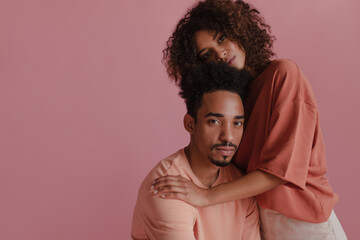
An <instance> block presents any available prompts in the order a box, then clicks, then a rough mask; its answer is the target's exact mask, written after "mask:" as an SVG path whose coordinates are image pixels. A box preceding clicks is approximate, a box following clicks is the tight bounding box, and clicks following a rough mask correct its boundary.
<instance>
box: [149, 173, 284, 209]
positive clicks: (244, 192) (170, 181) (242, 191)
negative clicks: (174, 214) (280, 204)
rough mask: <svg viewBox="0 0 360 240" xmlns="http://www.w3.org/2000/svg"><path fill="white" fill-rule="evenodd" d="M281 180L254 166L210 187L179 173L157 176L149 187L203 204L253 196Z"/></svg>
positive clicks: (199, 205) (173, 197)
mask: <svg viewBox="0 0 360 240" xmlns="http://www.w3.org/2000/svg"><path fill="white" fill-rule="evenodd" d="M284 183H285V181H284V180H282V179H280V178H278V177H276V176H274V175H271V174H269V173H266V172H263V171H260V170H255V171H253V172H251V173H249V174H247V175H245V176H243V177H241V178H239V179H237V180H234V181H232V182H228V183H224V184H221V185H217V186H215V187H213V188H210V189H209V190H207V189H203V188H200V187H198V186H196V185H195V184H194V183H193V182H191V181H189V180H187V179H185V178H183V177H181V176H165V177H161V178H158V179H156V180H155V182H154V185H153V186H152V188H151V190H152V191H153V193H154V194H155V195H157V196H159V197H161V198H168V199H178V200H182V201H184V202H187V203H189V204H191V205H193V206H195V207H206V206H210V205H214V204H218V203H223V202H227V201H233V200H237V199H242V198H247V197H252V196H256V195H258V194H260V193H263V192H266V191H268V190H270V189H272V188H275V187H277V186H279V185H281V184H284Z"/></svg>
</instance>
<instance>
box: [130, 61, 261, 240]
mask: <svg viewBox="0 0 360 240" xmlns="http://www.w3.org/2000/svg"><path fill="white" fill-rule="evenodd" d="M247 80H248V75H247V74H246V72H244V71H241V72H240V71H238V70H236V69H232V68H230V67H229V66H227V65H226V64H225V63H212V64H203V65H199V66H197V67H194V68H193V69H192V70H191V71H190V72H189V73H188V74H187V76H186V77H184V80H183V81H182V82H181V84H180V88H181V91H180V95H181V96H182V97H183V98H184V100H185V102H186V107H187V114H186V115H185V117H184V127H185V129H186V130H187V131H188V132H189V134H190V143H189V145H188V146H187V147H185V148H184V149H181V150H179V151H178V152H176V153H175V154H173V155H171V156H169V157H168V158H166V159H164V160H162V161H160V162H159V163H158V164H157V165H156V166H155V167H154V168H153V169H152V171H151V172H150V173H149V174H148V175H147V177H146V178H145V180H144V181H143V183H142V185H141V187H140V190H139V195H138V200H137V203H136V207H135V210H134V216H133V224H132V231H131V235H132V238H133V239H154V240H155V239H156V240H164V239H168V240H177V239H179V240H184V239H186V240H193V239H198V240H200V239H201V240H202V239H204V240H205V239H206V240H212V239H214V240H219V239H226V240H232V239H234V240H235V239H243V240H245V239H246V240H254V239H255V240H257V239H260V233H259V213H258V209H257V205H256V203H255V201H254V199H253V198H246V199H242V200H237V201H231V202H227V203H223V204H218V205H214V206H209V207H205V208H196V207H193V206H191V205H189V204H187V203H185V202H183V201H179V200H172V199H167V200H165V199H162V198H161V195H160V197H157V196H154V193H153V192H152V191H151V190H150V188H151V186H152V184H153V181H154V179H156V178H158V177H161V176H166V175H181V176H183V177H185V178H186V179H188V180H189V181H192V182H194V183H195V184H196V185H198V186H199V187H201V188H211V187H213V186H216V185H218V184H221V183H226V182H229V181H232V180H234V179H237V178H239V177H241V173H240V172H239V171H238V170H237V169H236V167H235V166H233V165H232V164H230V163H231V159H232V157H233V156H234V154H235V151H236V149H237V147H238V146H239V143H240V140H241V137H242V134H243V124H244V109H243V103H242V100H241V96H242V95H243V92H244V86H245V85H246V82H247Z"/></svg>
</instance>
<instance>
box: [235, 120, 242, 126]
mask: <svg viewBox="0 0 360 240" xmlns="http://www.w3.org/2000/svg"><path fill="white" fill-rule="evenodd" d="M243 124H244V123H243V122H240V121H239V122H235V123H234V125H235V126H236V127H241V126H242V125H243Z"/></svg>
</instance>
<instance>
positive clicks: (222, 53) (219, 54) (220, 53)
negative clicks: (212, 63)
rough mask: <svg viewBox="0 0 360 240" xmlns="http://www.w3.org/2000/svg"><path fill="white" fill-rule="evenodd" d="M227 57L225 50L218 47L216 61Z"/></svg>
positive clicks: (224, 59)
mask: <svg viewBox="0 0 360 240" xmlns="http://www.w3.org/2000/svg"><path fill="white" fill-rule="evenodd" d="M226 58H227V51H226V50H225V49H219V50H218V51H217V61H218V62H222V61H226Z"/></svg>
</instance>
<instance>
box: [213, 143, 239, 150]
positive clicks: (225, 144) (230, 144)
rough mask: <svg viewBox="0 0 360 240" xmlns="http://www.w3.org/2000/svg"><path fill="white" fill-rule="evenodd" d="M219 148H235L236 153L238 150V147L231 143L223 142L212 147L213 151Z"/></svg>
mask: <svg viewBox="0 0 360 240" xmlns="http://www.w3.org/2000/svg"><path fill="white" fill-rule="evenodd" d="M217 147H233V148H235V151H236V150H237V148H238V147H237V146H236V145H235V144H233V143H231V142H223V143H218V144H214V145H212V146H211V150H214V149H215V148H217Z"/></svg>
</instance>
